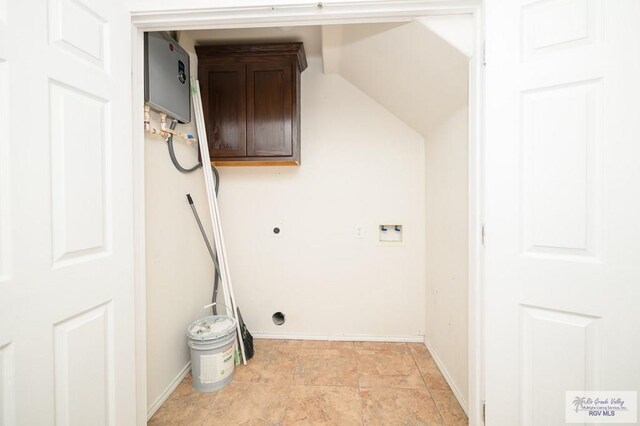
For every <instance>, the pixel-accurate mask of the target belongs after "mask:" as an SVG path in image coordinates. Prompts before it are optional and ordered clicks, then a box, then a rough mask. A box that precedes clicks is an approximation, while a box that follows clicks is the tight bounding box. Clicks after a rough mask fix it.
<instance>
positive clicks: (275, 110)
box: [247, 58, 294, 157]
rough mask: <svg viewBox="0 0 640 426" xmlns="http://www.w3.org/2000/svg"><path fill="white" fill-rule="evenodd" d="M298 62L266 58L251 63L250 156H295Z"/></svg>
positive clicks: (249, 92)
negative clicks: (294, 113)
mask: <svg viewBox="0 0 640 426" xmlns="http://www.w3.org/2000/svg"><path fill="white" fill-rule="evenodd" d="M293 66H294V64H293V63H292V62H290V61H287V60H282V59H281V58H273V59H271V58H263V59H262V62H261V63H254V64H249V65H247V155H248V156H249V157H276V156H291V155H293V137H292V135H293V131H292V130H293V129H292V126H293V79H292V75H293V72H292V69H293Z"/></svg>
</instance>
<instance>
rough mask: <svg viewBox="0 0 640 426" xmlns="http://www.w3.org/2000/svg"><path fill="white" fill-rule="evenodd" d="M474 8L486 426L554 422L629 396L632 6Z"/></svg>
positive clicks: (638, 371) (634, 338) (634, 86)
mask: <svg viewBox="0 0 640 426" xmlns="http://www.w3.org/2000/svg"><path fill="white" fill-rule="evenodd" d="M485 5H486V34H487V39H486V54H487V55H486V61H487V65H486V129H485V130H486V140H485V144H486V145H485V167H486V171H485V173H486V188H487V189H486V204H485V206H486V207H485V209H486V212H485V213H486V252H485V255H486V269H485V302H486V304H485V306H486V311H485V318H486V334H485V338H486V340H485V342H486V347H485V349H486V352H485V354H486V364H485V369H486V377H485V394H486V395H485V397H486V404H487V405H486V423H487V424H488V425H491V426H494V425H508V426H514V425H544V426H551V425H563V424H565V405H566V402H565V392H566V391H576V390H577V391H581V390H608V391H639V390H640V1H638V0H540V1H521V0H518V1H516V0H509V1H504V0H487V1H486V2H485ZM610 420H611V419H609V421H610Z"/></svg>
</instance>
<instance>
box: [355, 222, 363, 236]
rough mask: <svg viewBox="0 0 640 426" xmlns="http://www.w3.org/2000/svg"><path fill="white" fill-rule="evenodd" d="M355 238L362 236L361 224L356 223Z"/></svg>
mask: <svg viewBox="0 0 640 426" xmlns="http://www.w3.org/2000/svg"><path fill="white" fill-rule="evenodd" d="M356 238H359V239H362V238H364V229H362V226H360V225H356Z"/></svg>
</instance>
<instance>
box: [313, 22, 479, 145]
mask: <svg viewBox="0 0 640 426" xmlns="http://www.w3.org/2000/svg"><path fill="white" fill-rule="evenodd" d="M322 38H323V55H324V56H323V59H324V61H325V63H324V69H325V72H329V73H337V74H340V75H341V76H343V77H344V78H346V79H347V80H349V81H350V82H351V83H352V84H353V85H355V86H356V87H358V88H359V89H360V90H362V91H363V92H365V93H366V94H368V95H369V96H371V97H372V98H373V99H374V100H376V101H377V102H378V103H380V104H381V105H382V106H384V107H385V108H386V109H387V110H389V111H390V112H391V113H393V114H394V115H396V116H397V117H399V118H400V119H401V120H403V121H404V122H405V123H407V124H408V125H409V126H411V127H412V128H414V129H415V130H416V131H418V132H419V133H420V134H422V135H423V136H426V135H427V134H428V133H429V131H430V130H432V129H433V128H435V126H437V125H438V124H439V123H441V122H442V121H443V120H444V119H446V118H447V117H448V116H449V115H451V114H452V113H453V112H455V111H457V110H458V109H459V108H461V107H463V106H464V105H465V104H467V103H468V72H469V59H468V57H467V56H466V55H465V54H463V53H462V52H461V51H460V50H458V49H457V48H455V47H453V45H452V44H450V43H449V42H447V41H445V40H444V39H443V38H441V37H440V36H438V35H437V34H436V33H435V32H433V31H432V30H431V29H430V28H428V26H427V25H425V22H421V21H413V22H410V23H392V24H363V25H339V26H325V27H323V29H322Z"/></svg>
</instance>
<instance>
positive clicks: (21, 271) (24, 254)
mask: <svg viewBox="0 0 640 426" xmlns="http://www.w3.org/2000/svg"><path fill="white" fill-rule="evenodd" d="M0 10H2V8H1V7H0ZM5 12H6V13H5V14H4V21H3V22H0V36H1V37H0V136H1V140H0V150H1V152H0V154H1V155H0V231H1V232H0V424H2V425H15V424H25V425H31V424H33V425H36V424H37V425H50V424H60V425H67V424H68V425H86V424H104V425H116V424H117V425H120V424H133V423H134V422H135V388H134V385H135V366H134V331H133V329H134V328H133V325H134V323H133V309H134V307H133V229H132V214H131V212H132V192H131V188H132V177H131V176H132V173H131V167H132V166H131V165H132V154H131V82H130V78H131V66H130V61H131V58H130V52H131V49H130V43H131V26H130V19H129V16H128V13H127V12H126V10H125V7H124V6H123V4H122V3H121V2H120V1H115V2H102V1H99V0H51V1H45V0H39V1H31V2H7V3H6V10H5ZM2 16H3V15H2V13H0V19H2ZM7 34H11V36H10V37H9V38H8V39H7V37H6V35H7Z"/></svg>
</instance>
